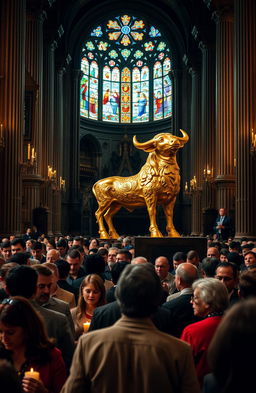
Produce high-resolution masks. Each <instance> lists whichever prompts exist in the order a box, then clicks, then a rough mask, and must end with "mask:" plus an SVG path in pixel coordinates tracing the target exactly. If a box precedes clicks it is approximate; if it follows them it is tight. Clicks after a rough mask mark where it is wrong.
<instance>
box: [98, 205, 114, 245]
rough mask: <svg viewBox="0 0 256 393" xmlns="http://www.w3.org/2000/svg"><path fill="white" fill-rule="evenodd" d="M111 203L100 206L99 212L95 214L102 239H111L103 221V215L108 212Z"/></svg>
mask: <svg viewBox="0 0 256 393" xmlns="http://www.w3.org/2000/svg"><path fill="white" fill-rule="evenodd" d="M109 204H110V202H108V203H106V204H104V205H102V206H100V205H99V208H98V210H96V212H95V216H96V220H97V223H98V225H99V234H100V239H109V234H108V232H107V230H106V228H105V225H104V221H103V214H104V212H105V211H106V209H107V208H108V207H109Z"/></svg>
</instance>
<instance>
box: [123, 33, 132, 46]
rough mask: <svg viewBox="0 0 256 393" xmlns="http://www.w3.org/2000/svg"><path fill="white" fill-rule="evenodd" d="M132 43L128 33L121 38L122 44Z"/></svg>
mask: <svg viewBox="0 0 256 393" xmlns="http://www.w3.org/2000/svg"><path fill="white" fill-rule="evenodd" d="M130 43H131V40H130V38H129V37H128V35H124V36H123V37H122V39H121V44H122V45H124V46H128V45H130Z"/></svg>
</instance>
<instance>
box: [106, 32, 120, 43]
mask: <svg viewBox="0 0 256 393" xmlns="http://www.w3.org/2000/svg"><path fill="white" fill-rule="evenodd" d="M120 34H121V31H115V32H114V33H108V38H109V39H110V40H111V41H116V40H117V39H118V38H119V36H120Z"/></svg>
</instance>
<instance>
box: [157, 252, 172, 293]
mask: <svg viewBox="0 0 256 393" xmlns="http://www.w3.org/2000/svg"><path fill="white" fill-rule="evenodd" d="M169 269H170V264H169V261H168V258H166V257H163V256H160V257H158V258H156V260H155V270H156V274H157V275H158V277H159V278H160V280H161V284H162V287H163V289H164V291H165V292H167V293H168V294H169V295H171V294H172V293H174V292H175V291H176V286H175V281H174V276H173V275H172V274H171V273H169Z"/></svg>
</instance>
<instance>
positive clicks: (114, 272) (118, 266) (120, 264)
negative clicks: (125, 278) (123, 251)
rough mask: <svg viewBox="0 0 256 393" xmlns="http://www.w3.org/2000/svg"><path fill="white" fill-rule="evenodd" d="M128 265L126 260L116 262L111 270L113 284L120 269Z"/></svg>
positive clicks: (118, 275) (117, 278)
mask: <svg viewBox="0 0 256 393" xmlns="http://www.w3.org/2000/svg"><path fill="white" fill-rule="evenodd" d="M127 265H128V262H116V263H115V264H114V266H113V268H112V270H111V276H112V282H113V284H114V285H116V284H117V282H118V280H119V278H120V276H121V273H122V271H123V270H124V269H125V267H126V266H127Z"/></svg>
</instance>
